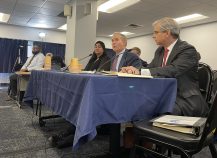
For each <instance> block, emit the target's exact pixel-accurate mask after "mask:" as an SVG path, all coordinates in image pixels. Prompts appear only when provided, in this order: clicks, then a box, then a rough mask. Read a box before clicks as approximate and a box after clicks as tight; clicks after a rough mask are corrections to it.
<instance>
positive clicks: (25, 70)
mask: <svg viewBox="0 0 217 158" xmlns="http://www.w3.org/2000/svg"><path fill="white" fill-rule="evenodd" d="M20 71H21V72H28V69H20Z"/></svg>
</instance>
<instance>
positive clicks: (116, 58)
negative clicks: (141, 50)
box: [111, 55, 119, 71]
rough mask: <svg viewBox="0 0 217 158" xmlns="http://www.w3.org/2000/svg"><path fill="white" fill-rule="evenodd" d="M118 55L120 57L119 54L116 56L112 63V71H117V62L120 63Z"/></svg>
mask: <svg viewBox="0 0 217 158" xmlns="http://www.w3.org/2000/svg"><path fill="white" fill-rule="evenodd" d="M118 57H119V55H116V56H115V58H114V61H113V63H112V68H111V70H112V71H117V70H116V66H117V63H118Z"/></svg>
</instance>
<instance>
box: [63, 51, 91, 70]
mask: <svg viewBox="0 0 217 158" xmlns="http://www.w3.org/2000/svg"><path fill="white" fill-rule="evenodd" d="M92 55H93V54H89V55H88V56H85V57H83V58H81V59H78V61H82V60H84V59H86V58H88V57H90V56H92ZM69 66H70V64H69V65H68V66H67V67H65V68H62V71H66V70H68V68H69Z"/></svg>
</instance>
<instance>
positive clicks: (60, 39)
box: [0, 24, 66, 44]
mask: <svg viewBox="0 0 217 158" xmlns="http://www.w3.org/2000/svg"><path fill="white" fill-rule="evenodd" d="M39 32H45V33H46V37H45V39H44V40H43V41H44V42H51V43H60V44H65V43H66V33H65V32H63V31H52V30H46V29H36V28H29V27H20V26H12V25H4V24H0V37H1V38H11V39H22V40H32V41H41V39H40V38H39V36H38V33H39Z"/></svg>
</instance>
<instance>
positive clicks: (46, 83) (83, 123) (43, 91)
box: [24, 71, 177, 148]
mask: <svg viewBox="0 0 217 158" xmlns="http://www.w3.org/2000/svg"><path fill="white" fill-rule="evenodd" d="M176 90H177V87H176V79H172V78H170V79H169V78H168V79H163V78H154V79H144V78H124V77H117V76H103V75H93V74H70V73H64V72H52V71H32V73H31V77H30V80H29V84H28V87H27V90H26V93H25V96H24V100H32V99H33V98H38V99H39V100H40V101H41V102H42V104H44V105H45V106H48V107H50V108H51V109H52V110H53V111H54V112H55V113H57V114H58V115H61V116H62V117H64V118H65V119H66V120H68V121H70V122H71V123H72V124H74V125H75V126H76V131H75V137H74V144H73V147H75V148H76V147H78V146H79V145H80V144H82V143H84V142H85V141H89V140H92V139H93V138H94V137H95V136H96V126H97V125H101V124H107V123H123V122H128V121H133V120H140V119H151V118H152V117H153V115H155V114H157V113H164V112H171V111H172V109H173V105H174V102H175V98H176Z"/></svg>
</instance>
